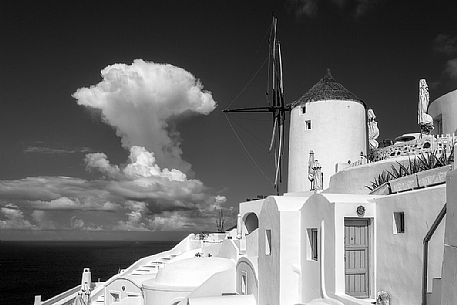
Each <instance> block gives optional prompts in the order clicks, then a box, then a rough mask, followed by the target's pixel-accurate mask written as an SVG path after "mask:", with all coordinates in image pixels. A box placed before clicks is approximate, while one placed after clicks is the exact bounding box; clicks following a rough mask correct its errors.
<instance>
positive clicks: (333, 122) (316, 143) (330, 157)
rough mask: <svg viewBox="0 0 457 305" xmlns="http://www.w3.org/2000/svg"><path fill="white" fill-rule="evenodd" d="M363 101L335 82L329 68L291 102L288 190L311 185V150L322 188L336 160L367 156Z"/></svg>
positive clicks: (333, 171) (356, 158) (334, 169)
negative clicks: (361, 155) (307, 89)
mask: <svg viewBox="0 0 457 305" xmlns="http://www.w3.org/2000/svg"><path fill="white" fill-rule="evenodd" d="M366 130H367V124H366V107H365V104H364V103H363V102H362V101H361V100H360V99H359V98H358V97H357V96H356V95H354V94H353V93H352V92H350V91H349V90H347V89H346V88H344V86H343V85H341V84H340V83H338V82H336V81H335V80H334V79H333V77H332V75H331V74H330V70H327V74H326V75H325V76H324V77H323V78H322V79H321V80H320V81H319V82H317V83H316V84H315V85H314V86H313V87H312V88H311V89H310V90H309V91H308V92H306V93H305V94H304V95H303V96H302V97H301V98H300V99H298V100H297V101H296V102H295V103H293V104H292V111H291V115H290V136H289V177H288V192H302V191H309V190H310V189H311V182H310V180H309V179H308V174H309V173H308V163H309V157H310V151H311V150H312V151H313V152H314V159H317V160H318V162H319V163H320V165H321V167H322V173H323V188H324V189H325V188H327V187H328V185H329V181H330V177H331V176H332V175H333V174H335V172H336V164H337V163H343V162H348V161H351V162H354V161H357V160H359V159H360V154H361V153H363V155H365V156H366V151H367V131H366Z"/></svg>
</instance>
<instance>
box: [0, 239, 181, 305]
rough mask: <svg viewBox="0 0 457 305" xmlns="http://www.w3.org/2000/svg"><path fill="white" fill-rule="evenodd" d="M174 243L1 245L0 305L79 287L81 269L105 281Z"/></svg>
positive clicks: (28, 303)
mask: <svg viewBox="0 0 457 305" xmlns="http://www.w3.org/2000/svg"><path fill="white" fill-rule="evenodd" d="M176 243H177V242H163V241H161V242H114V241H109V242H107V241H90V242H4V241H2V242H0V304H2V305H32V304H33V301H34V296H35V295H41V299H42V300H46V299H49V298H50V297H52V296H54V295H56V294H59V293H61V292H63V291H65V290H67V289H70V288H72V287H75V286H76V285H78V284H80V281H81V273H82V271H83V268H86V267H88V268H90V269H91V272H92V281H97V280H98V278H100V280H101V281H105V280H107V279H108V278H110V277H111V276H112V275H114V274H116V273H117V272H118V270H119V269H122V268H126V267H128V266H129V265H131V264H132V263H133V262H134V261H136V260H137V259H139V258H141V257H144V256H148V255H152V254H156V253H159V252H162V251H166V250H169V249H171V248H172V247H173V246H174V245H176Z"/></svg>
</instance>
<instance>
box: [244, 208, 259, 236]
mask: <svg viewBox="0 0 457 305" xmlns="http://www.w3.org/2000/svg"><path fill="white" fill-rule="evenodd" d="M244 225H245V226H246V230H247V233H248V234H249V233H251V232H252V231H254V230H255V229H257V228H258V227H259V219H258V218H257V215H256V214H255V213H249V214H248V215H246V216H245V218H244Z"/></svg>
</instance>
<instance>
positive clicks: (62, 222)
mask: <svg viewBox="0 0 457 305" xmlns="http://www.w3.org/2000/svg"><path fill="white" fill-rule="evenodd" d="M272 12H274V14H275V15H276V16H277V17H278V18H279V37H280V40H281V44H282V51H283V62H284V82H285V95H286V100H287V101H288V102H292V101H294V100H295V99H297V98H299V97H300V96H301V95H302V94H303V93H305V92H306V91H307V90H308V89H309V88H310V87H311V86H312V85H313V84H314V83H316V82H317V81H318V80H319V79H320V78H321V77H322V75H323V74H324V72H325V70H326V68H330V69H331V70H332V74H333V76H334V78H335V79H336V80H337V81H339V82H341V83H343V84H344V86H345V87H346V88H348V89H349V90H351V91H352V92H354V93H355V94H356V95H358V96H359V97H360V98H362V99H363V100H364V101H365V103H366V104H367V105H368V106H369V107H372V108H373V109H374V111H375V113H376V115H377V118H378V122H379V123H378V126H379V128H380V132H381V136H380V138H381V139H382V138H394V137H396V136H398V135H401V134H402V133H406V132H413V131H416V130H417V126H416V107H417V106H416V105H417V101H418V81H419V79H420V78H426V79H427V81H428V84H429V87H430V96H431V99H432V100H433V99H435V98H437V97H439V96H440V95H442V94H444V93H446V92H448V91H450V90H454V89H456V88H457V82H456V80H457V59H456V58H457V53H456V51H457V22H456V21H455V13H456V12H457V1H450V0H449V1H393V0H390V1H389V0H384V1H383V0H378V1H376V0H375V1H367V0H328V1H317V0H291V1H245V0H239V1H238V0H235V1H234V0H230V1H228V0H227V1H224V0H219V1H204V0H198V1H197V0H196V1H193V0H186V1H184V0H182V1H73V2H70V1H2V2H1V4H0V37H1V49H0V50H1V51H0V55H1V56H0V67H1V70H0V71H1V74H0V84H1V85H0V89H1V90H0V139H1V149H0V169H1V170H0V179H1V180H2V181H3V185H2V184H0V186H1V188H0V208H2V207H3V210H0V211H3V214H2V213H0V228H3V229H12V228H14V229H21V228H24V229H34V230H38V229H40V228H46V229H57V230H59V229H62V230H83V229H87V227H91V228H96V227H98V228H99V229H109V228H112V227H113V226H111V227H110V226H109V223H110V222H111V224H112V223H114V222H116V221H120V220H122V219H123V220H124V221H126V222H127V221H130V220H132V219H133V218H134V214H135V213H136V212H138V211H139V212H138V213H140V214H141V215H140V216H141V220H140V221H138V222H137V223H136V224H135V225H138V226H139V227H141V228H143V229H144V228H146V229H151V230H157V229H161V228H162V229H168V230H169V229H178V228H177V227H173V226H171V227H170V226H167V225H165V226H164V227H161V226H155V225H154V226H148V225H145V226H143V225H142V224H145V223H146V222H145V221H146V220H145V219H148V218H149V219H155V220H156V221H157V222H161V223H162V222H164V220H163V218H167V217H172V216H173V217H178V218H179V217H181V216H182V215H181V214H179V213H184V214H185V217H184V218H179V219H181V220H182V221H183V222H184V223H185V228H186V229H194V228H195V227H204V228H206V227H208V228H211V227H212V226H213V223H214V219H213V218H212V216H209V215H210V214H206V213H205V212H204V211H203V212H202V209H205V208H207V209H209V206H210V205H208V204H206V205H205V204H202V205H200V204H198V205H197V208H196V209H197V210H198V209H200V210H199V211H196V209H193V208H188V207H187V208H179V209H168V208H167V207H166V206H165V203H163V202H162V201H161V198H158V199H157V198H156V197H154V196H152V197H153V199H151V198H149V197H148V198H146V199H144V202H146V207H143V209H142V210H141V209H140V210H141V211H140V210H138V209H137V208H135V207H132V206H129V207H128V208H126V207H125V205H124V203H123V202H117V201H116V202H113V203H114V204H119V205H120V206H121V208H114V209H109V208H107V209H106V210H109V211H108V212H107V211H105V210H104V209H100V208H99V206H98V207H97V208H94V210H95V212H90V213H89V212H88V211H89V210H91V209H90V208H88V207H87V206H88V205H90V204H86V203H85V202H83V201H84V200H89V201H91V200H93V201H97V199H96V198H95V197H96V195H94V197H93V198H92V199H90V198H89V197H88V196H86V197H84V196H82V195H78V192H77V191H74V192H67V193H65V195H63V194H60V193H59V194H57V193H58V192H57V191H55V192H54V193H53V195H52V196H47V195H43V194H41V195H40V189H42V188H43V187H40V185H39V183H38V184H37V183H36V181H35V180H36V179H39V178H40V177H44V178H43V179H47V180H46V181H45V182H46V183H48V180H52V179H57V177H62V176H65V177H71V179H74V180H75V179H80V180H81V181H83V182H82V183H83V184H84V183H88V184H90V186H88V189H90V190H93V189H94V184H96V185H100V184H103V183H102V182H100V181H105V180H106V179H105V180H103V179H104V178H101V176H100V175H98V174H97V173H94V172H93V171H92V172H91V171H88V170H87V168H86V163H85V161H84V158H85V154H86V153H94V152H103V153H104V154H106V156H107V158H108V159H109V160H110V162H111V163H112V164H118V165H119V166H122V165H126V164H127V157H128V155H129V151H128V149H126V148H125V146H124V147H123V146H122V145H121V139H120V137H119V136H117V135H116V132H115V130H114V129H113V128H112V127H111V126H109V125H108V124H106V123H104V122H103V121H102V120H101V118H100V113H96V112H94V111H90V110H88V108H86V107H82V106H79V105H78V104H77V103H76V100H75V98H73V97H72V94H73V93H74V92H75V91H76V90H77V89H79V88H82V87H89V86H91V85H96V84H97V83H99V82H100V81H101V80H102V78H101V76H100V70H102V69H103V68H105V67H106V66H108V65H111V64H114V63H123V64H127V65H130V64H132V62H133V60H135V59H143V60H144V61H148V62H155V63H168V64H171V65H174V66H176V67H181V68H183V69H185V70H187V71H189V72H190V73H192V74H193V75H194V76H195V77H196V78H197V79H199V80H200V81H201V83H202V84H203V86H204V89H206V90H208V91H211V92H212V96H213V98H214V100H215V101H216V102H217V104H218V107H217V108H216V109H215V110H214V111H212V112H211V113H210V114H209V115H207V116H203V115H190V116H188V115H185V116H184V117H179V118H174V119H173V120H172V122H170V124H172V125H173V126H174V128H175V129H176V130H177V131H178V132H179V134H180V135H179V138H180V140H179V142H180V143H181V148H182V151H183V154H182V159H183V160H185V161H187V162H188V163H190V164H192V172H189V173H188V176H189V177H191V178H194V179H198V180H200V181H201V183H202V184H204V185H205V188H204V191H202V192H204V193H205V194H212V195H213V196H215V195H217V194H218V195H221V196H226V198H227V201H226V202H225V203H224V204H223V206H224V207H225V208H227V215H229V214H231V215H235V214H236V208H237V204H238V202H240V201H243V200H244V199H245V198H248V197H254V196H256V195H257V194H265V195H266V194H269V193H272V191H273V189H272V188H271V185H270V184H269V182H268V179H272V174H273V168H272V167H273V166H272V162H271V155H268V154H267V153H266V150H267V145H268V140H269V139H268V138H269V135H270V132H271V126H270V123H271V122H270V117H269V116H267V115H262V114H259V115H244V114H233V115H230V119H231V121H232V122H233V124H234V126H235V127H236V128H237V130H238V132H239V134H240V136H241V137H242V139H243V140H244V141H245V142H246V146H247V149H248V150H249V151H250V153H251V154H252V155H253V156H254V157H255V159H256V162H257V163H258V165H259V167H261V168H262V170H263V171H264V172H265V174H266V175H267V176H268V179H267V178H265V177H264V176H263V175H262V174H261V173H260V172H259V170H258V169H257V168H256V167H255V166H254V165H253V163H252V162H251V160H250V159H249V158H248V157H247V155H246V154H245V152H244V151H243V149H242V148H241V146H240V144H239V143H238V141H237V139H236V138H235V136H234V134H233V132H232V131H231V130H230V127H229V125H228V123H227V121H226V119H225V116H224V115H223V114H222V113H221V110H222V109H224V108H226V107H227V106H228V105H230V106H231V107H244V106H246V107H247V106H262V105H265V90H266V86H267V76H266V75H267V70H266V66H264V67H263V68H262V69H259V68H260V67H261V66H262V63H264V61H265V59H266V56H267V48H268V41H267V40H268V31H269V27H270V23H271V19H272V18H271V16H272ZM255 72H258V74H256V75H257V76H256V77H255V78H253V75H254V74H255ZM250 80H252V82H249V81H250ZM248 82H249V84H250V85H249V86H248V87H246V88H245V90H243V88H244V87H245V85H246V84H247V83H248ZM240 92H241V94H240ZM235 97H237V98H236V99H235ZM234 99H235V100H234ZM348 136H349V135H348ZM151 141H154V139H151ZM159 165H160V164H159ZM26 177H35V180H34V181H35V182H34V184H33V186H34V187H36V189H34V190H33V191H30V192H31V194H28V195H24V190H25V189H28V188H29V186H30V184H29V182H30V181H28V180H26V179H25V178H26ZM105 178H106V177H105ZM59 179H60V178H59ZM5 181H6V182H8V183H6V182H5ZM52 181H54V182H53V183H57V182H55V180H52ZM78 181H79V180H78ZM59 183H60V182H59ZM72 183H76V182H75V181H72ZM78 183H79V182H78ZM18 185H19V186H18ZM56 185H57V184H56ZM59 185H60V184H59ZM84 185H85V184H84ZM16 187H17V189H16ZM65 187H69V188H71V189H72V190H74V184H71V185H70V186H68V185H65ZM84 187H85V186H81V188H80V189H79V192H81V191H83V190H84ZM56 188H57V186H56ZM102 190H104V187H100V186H97V192H98V191H100V192H101V191H102ZM284 190H285V188H284ZM94 192H95V191H94ZM32 193H33V194H32ZM97 194H98V193H97ZM61 197H65V198H68V199H70V200H72V203H71V204H69V205H67V206H64V205H58V206H57V207H56V208H53V206H52V204H53V201H52V200H58V199H59V198H61ZM83 197H84V198H83ZM88 198H89V199H88ZM94 198H95V199H94ZM104 198H105V199H106V198H107V197H104ZM110 198H111V199H112V197H110ZM76 199H78V200H76ZM130 199H131V198H127V199H126V200H130ZM112 200H114V199H112ZM116 200H119V198H118V197H116ZM135 200H138V199H137V198H136V199H135ZM167 200H172V199H169V198H168V199H167ZM38 201H40V202H41V203H43V202H47V203H49V204H48V205H46V208H43V204H42V205H41V206H40V205H39V204H37V203H36V202H38ZM75 201H78V202H77V204H74V202H75ZM91 202H92V201H91ZM167 202H168V201H167ZM205 202H206V201H205ZM72 204H73V205H72ZM97 204H99V203H97ZM70 205H72V207H71V208H70ZM95 205H96V204H94V206H95ZM151 206H152V207H151ZM81 207H83V208H81ZM211 207H212V206H211ZM230 207H235V209H232V211H230V210H229V208H230ZM37 211H38V212H37ZM164 211H165V212H164ZM129 213H130V214H129ZM167 213H168V214H167ZM170 213H174V214H170ZM128 215H130V216H132V215H133V216H132V217H133V218H132V219H131V218H128ZM122 217H124V218H122ZM157 217H158V218H157ZM183 219H184V220H183ZM136 220H138V219H136ZM1 221H3V222H1ZM132 221H133V220H132ZM205 221H206V222H207V224H205ZM165 222H166V221H165ZM228 222H230V221H228ZM179 223H180V222H179ZM205 225H206V227H205ZM132 228H134V226H133V227H131V228H130V229H132Z"/></svg>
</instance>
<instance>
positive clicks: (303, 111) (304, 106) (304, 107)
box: [301, 105, 306, 114]
mask: <svg viewBox="0 0 457 305" xmlns="http://www.w3.org/2000/svg"><path fill="white" fill-rule="evenodd" d="M301 113H303V114H305V113H306V105H303V106H302V107H301Z"/></svg>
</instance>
